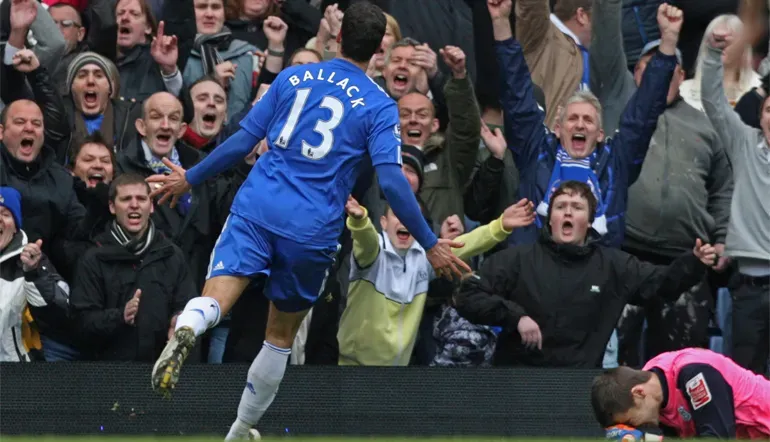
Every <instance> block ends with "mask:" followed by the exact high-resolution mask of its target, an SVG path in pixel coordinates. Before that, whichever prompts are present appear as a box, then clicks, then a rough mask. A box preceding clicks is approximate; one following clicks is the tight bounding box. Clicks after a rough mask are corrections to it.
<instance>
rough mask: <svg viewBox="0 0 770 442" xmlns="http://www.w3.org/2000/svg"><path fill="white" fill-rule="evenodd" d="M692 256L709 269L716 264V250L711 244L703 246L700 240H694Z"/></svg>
mask: <svg viewBox="0 0 770 442" xmlns="http://www.w3.org/2000/svg"><path fill="white" fill-rule="evenodd" d="M692 254H693V255H695V257H696V258H698V259H700V261H701V262H702V263H703V264H706V265H707V266H709V267H711V266H713V265H715V264H716V263H717V249H716V248H714V246H712V245H711V244H703V242H702V241H701V240H700V238H698V239H696V240H695V247H694V248H693V249H692Z"/></svg>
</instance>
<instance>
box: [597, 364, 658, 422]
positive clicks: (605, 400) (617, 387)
mask: <svg viewBox="0 0 770 442" xmlns="http://www.w3.org/2000/svg"><path fill="white" fill-rule="evenodd" d="M651 377H652V373H651V372H649V371H642V370H634V369H633V368H629V367H618V368H613V369H611V370H607V371H605V372H604V374H602V375H599V376H597V377H595V378H594V381H593V383H592V384H591V406H592V407H593V409H594V415H595V416H596V420H597V421H598V422H599V425H601V426H602V427H604V428H607V427H609V426H612V425H615V424H617V423H621V422H615V418H614V417H615V415H617V414H619V413H625V412H626V411H628V410H630V409H631V408H632V407H633V406H634V397H633V395H632V394H631V389H632V388H634V387H636V386H637V385H639V384H644V383H646V382H647V381H649V380H650V378H651Z"/></svg>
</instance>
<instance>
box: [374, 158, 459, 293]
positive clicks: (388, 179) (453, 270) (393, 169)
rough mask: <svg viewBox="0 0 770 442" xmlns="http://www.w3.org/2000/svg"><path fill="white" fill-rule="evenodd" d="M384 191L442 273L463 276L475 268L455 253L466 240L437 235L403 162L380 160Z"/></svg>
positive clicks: (381, 186) (402, 220)
mask: <svg viewBox="0 0 770 442" xmlns="http://www.w3.org/2000/svg"><path fill="white" fill-rule="evenodd" d="M375 170H376V171H377V177H378V180H379V183H380V188H382V193H384V194H385V198H386V199H387V200H388V204H389V205H390V207H391V209H393V213H395V214H396V217H398V219H399V220H400V221H401V222H402V223H403V224H404V225H405V226H406V228H407V229H408V230H409V233H411V234H412V235H414V239H416V240H417V242H418V243H420V245H421V246H422V247H423V248H424V249H425V250H426V252H427V255H428V261H430V263H431V265H432V266H433V268H434V269H435V270H436V275H438V276H449V277H451V276H452V275H453V274H454V275H455V276H457V277H458V278H459V277H462V276H463V273H464V272H468V273H470V272H471V268H470V267H468V265H467V264H465V263H464V262H463V260H462V259H460V258H458V257H457V256H455V254H454V253H452V248H455V249H457V248H460V247H462V246H463V244H462V243H458V242H456V241H451V240H448V239H437V238H436V235H434V234H433V232H432V231H431V229H430V226H428V223H427V222H426V221H425V217H424V216H423V215H422V211H421V210H420V206H419V204H417V198H416V197H415V196H414V193H412V188H411V187H409V182H408V181H407V180H406V177H405V176H404V173H403V172H402V171H401V166H400V165H398V164H378V165H376V166H375Z"/></svg>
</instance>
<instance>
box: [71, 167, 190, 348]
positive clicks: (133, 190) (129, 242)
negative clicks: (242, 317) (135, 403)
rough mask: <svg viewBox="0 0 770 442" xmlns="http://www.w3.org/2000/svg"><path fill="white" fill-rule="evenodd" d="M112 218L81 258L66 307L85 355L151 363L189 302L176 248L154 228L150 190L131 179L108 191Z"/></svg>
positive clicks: (121, 179)
mask: <svg viewBox="0 0 770 442" xmlns="http://www.w3.org/2000/svg"><path fill="white" fill-rule="evenodd" d="M110 212H111V213H112V214H113V215H115V219H114V220H113V221H112V222H111V223H110V224H109V225H108V228H107V231H106V232H104V234H102V235H100V236H98V237H96V239H95V241H96V244H97V247H95V248H92V249H90V250H89V251H88V252H86V255H85V256H84V257H83V258H82V259H81V261H80V265H79V268H78V271H77V273H76V275H75V283H74V287H73V291H72V295H71V297H70V305H71V307H72V310H73V312H74V315H75V318H76V320H77V321H78V325H79V328H80V330H81V331H82V332H83V336H84V338H85V339H86V340H87V341H88V344H89V346H88V348H89V350H90V351H91V352H92V354H91V356H92V357H94V358H95V359H97V360H119V361H144V362H147V361H152V360H154V359H155V358H157V357H158V356H159V355H160V352H161V351H162V350H163V346H164V345H165V344H166V341H167V339H168V336H169V333H173V325H174V322H175V320H176V315H177V314H178V313H179V312H180V311H181V310H182V309H183V308H184V306H185V304H186V303H187V301H189V300H190V299H191V298H192V297H193V296H196V295H197V293H196V291H195V285H194V283H193V280H192V278H191V277H190V274H189V271H188V269H187V264H186V263H185V256H184V254H183V253H182V250H181V249H179V247H177V246H176V245H174V244H173V243H172V242H171V241H169V240H168V239H166V238H165V237H164V236H163V234H162V233H160V232H158V231H156V230H155V226H154V225H153V223H152V221H151V220H150V215H151V214H152V212H153V203H152V199H150V187H149V185H147V183H145V181H144V178H143V177H141V176H139V175H135V174H124V175H120V176H118V177H117V178H116V179H115V180H114V181H113V182H112V184H111V185H110Z"/></svg>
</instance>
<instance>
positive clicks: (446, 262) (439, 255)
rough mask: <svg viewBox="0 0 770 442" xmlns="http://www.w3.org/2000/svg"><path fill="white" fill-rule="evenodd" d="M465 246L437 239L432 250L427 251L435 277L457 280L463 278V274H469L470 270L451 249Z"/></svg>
mask: <svg viewBox="0 0 770 442" xmlns="http://www.w3.org/2000/svg"><path fill="white" fill-rule="evenodd" d="M464 245H465V244H463V243H461V242H457V241H452V240H449V239H439V240H438V243H436V245H435V246H433V248H431V249H430V250H428V252H427V255H428V261H429V262H430V265H432V266H433V269H434V270H435V271H436V276H439V277H441V276H446V277H448V278H449V279H452V278H453V277H454V276H456V277H457V278H458V279H461V278H462V277H463V273H471V271H472V270H471V268H470V267H468V264H466V263H464V262H463V260H462V259H460V258H458V257H457V256H456V255H455V254H454V253H452V249H459V248H462V247H463V246H464Z"/></svg>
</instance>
